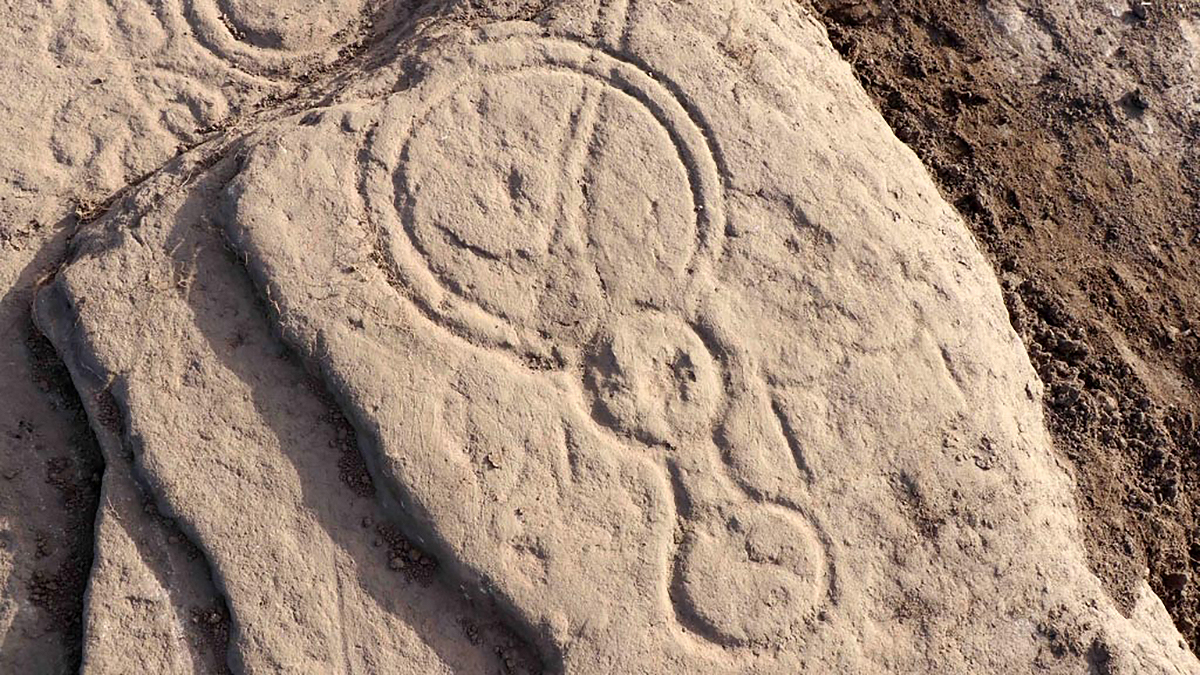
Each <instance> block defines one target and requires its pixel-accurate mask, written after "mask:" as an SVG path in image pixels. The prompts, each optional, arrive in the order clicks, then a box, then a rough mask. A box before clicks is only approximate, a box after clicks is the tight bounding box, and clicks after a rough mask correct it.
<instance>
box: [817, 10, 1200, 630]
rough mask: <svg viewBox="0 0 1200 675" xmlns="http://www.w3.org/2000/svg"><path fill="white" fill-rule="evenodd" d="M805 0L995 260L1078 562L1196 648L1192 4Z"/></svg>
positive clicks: (1199, 277) (1198, 368)
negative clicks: (1070, 493)
mask: <svg viewBox="0 0 1200 675" xmlns="http://www.w3.org/2000/svg"><path fill="white" fill-rule="evenodd" d="M1083 5H1084V6H1081V5H1080V3H1069V2H1060V1H1057V0H1048V1H1047V2H1038V3H1025V2H1023V0H987V1H981V0H895V1H894V2H887V3H884V2H879V1H877V0H816V9H817V10H818V12H819V13H820V14H821V15H822V16H823V17H824V20H825V22H826V26H827V28H828V30H829V34H830V38H831V39H832V41H833V44H834V46H835V47H836V48H837V49H838V51H839V52H841V54H842V55H843V56H844V57H845V58H846V59H847V60H848V61H849V62H850V63H851V64H852V65H853V66H854V69H855V72H856V74H857V76H858V78H859V80H860V81H861V83H862V84H863V86H864V88H866V90H867V91H868V92H869V93H870V94H871V95H872V96H873V97H874V99H875V100H876V102H877V104H878V105H879V108H880V109H881V111H882V112H883V114H884V116H885V118H887V120H888V122H889V123H890V124H891V126H892V128H893V129H894V130H895V132H896V135H897V136H899V137H900V138H901V139H902V140H904V141H905V142H906V143H908V144H909V145H910V146H911V147H912V148H913V149H914V150H915V151H916V152H917V154H918V155H920V157H921V158H922V159H923V160H924V162H925V163H926V165H927V166H929V168H930V169H931V171H932V172H933V174H934V176H935V178H936V179H937V181H938V184H939V186H940V187H941V189H942V191H943V193H944V194H945V196H946V197H947V199H948V201H950V202H951V203H953V204H955V205H956V207H957V208H958V210H959V211H960V212H961V213H962V215H963V216H964V218H965V219H966V220H967V222H968V224H969V225H970V226H971V228H972V230H973V232H974V234H975V236H976V238H977V240H978V241H979V243H980V245H981V247H982V248H983V249H984V251H985V252H986V253H987V254H988V255H989V256H990V258H991V259H992V261H993V262H994V264H995V265H996V268H997V270H998V272H999V273H1000V276H1001V281H1002V284H1003V287H1004V291H1005V298H1006V301H1007V304H1008V308H1009V312H1010V316H1011V319H1012V323H1013V326H1014V327H1015V328H1016V330H1017V331H1018V333H1020V335H1021V337H1022V338H1023V339H1024V341H1025V344H1026V346H1027V348H1028V350H1029V355H1030V358H1031V360H1032V361H1033V363H1034V365H1035V366H1036V368H1037V370H1038V373H1039V375H1040V376H1041V378H1042V380H1043V382H1045V384H1046V397H1045V405H1046V410H1047V418H1048V422H1049V425H1050V428H1051V430H1052V432H1053V433H1054V435H1055V438H1056V441H1057V445H1058V447H1059V449H1060V450H1061V452H1062V453H1063V454H1064V455H1065V456H1066V457H1068V458H1070V459H1071V460H1072V462H1073V464H1074V468H1075V475H1076V478H1077V481H1078V486H1079V490H1078V501H1079V504H1080V510H1081V513H1082V517H1083V524H1084V527H1085V529H1086V534H1087V535H1088V544H1089V553H1090V556H1091V562H1092V565H1093V567H1094V569H1095V571H1096V572H1097V574H1098V575H1099V576H1100V577H1101V578H1102V579H1103V580H1104V581H1105V582H1106V584H1107V586H1108V588H1109V589H1110V592H1111V593H1112V594H1113V596H1114V597H1115V598H1116V599H1117V600H1118V601H1119V602H1120V603H1121V604H1123V605H1124V606H1125V607H1126V608H1128V607H1129V604H1130V603H1131V602H1132V597H1133V595H1132V594H1133V589H1134V588H1135V585H1136V584H1137V583H1138V581H1139V579H1140V578H1141V577H1142V573H1143V570H1144V569H1145V568H1147V567H1148V568H1149V570H1150V578H1149V580H1150V584H1151V586H1152V587H1153V588H1154V590H1155V592H1156V593H1158V594H1159V596H1160V597H1161V598H1162V599H1163V601H1164V602H1165V604H1166V606H1167V608H1168V609H1169V610H1170V612H1171V614H1172V616H1173V617H1174V619H1175V623H1176V625H1177V626H1178V627H1179V629H1180V632H1181V633H1183V635H1184V636H1185V638H1186V639H1187V640H1188V641H1189V643H1190V644H1191V646H1192V648H1193V649H1200V629H1198V625H1200V584H1198V581H1200V421H1198V420H1197V417H1196V413H1195V412H1193V411H1195V410H1196V409H1197V404H1198V403H1200V390H1198V386H1200V335H1198V334H1197V333H1198V332H1200V325H1197V323H1196V321H1197V319H1196V318H1195V317H1197V316H1200V315H1198V314H1197V310H1200V264H1198V263H1200V248H1198V245H1200V143H1197V142H1196V139H1197V138H1200V106H1197V105H1196V104H1195V100H1196V98H1197V96H1196V94H1197V88H1198V85H1197V84H1196V82H1197V73H1198V72H1200V50H1198V48H1197V44H1198V40H1197V39H1196V35H1200V32H1197V29H1196V26H1198V25H1200V7H1197V6H1195V5H1191V6H1185V5H1184V4H1180V3H1157V2H1155V3H1146V2H1140V1H1138V0H1130V4H1129V7H1128V10H1124V9H1120V10H1119V11H1113V10H1111V9H1110V8H1109V7H1107V6H1101V5H1100V4H1099V3H1095V4H1093V3H1083Z"/></svg>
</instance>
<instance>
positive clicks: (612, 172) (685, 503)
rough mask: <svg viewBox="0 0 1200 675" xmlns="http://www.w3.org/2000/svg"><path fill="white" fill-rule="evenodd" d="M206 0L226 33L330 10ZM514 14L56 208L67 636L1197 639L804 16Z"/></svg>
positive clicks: (974, 267)
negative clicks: (99, 490) (1122, 531)
mask: <svg viewBox="0 0 1200 675" xmlns="http://www.w3.org/2000/svg"><path fill="white" fill-rule="evenodd" d="M230 4H231V6H235V7H237V8H243V5H245V6H246V7H245V8H244V9H245V13H244V14H242V13H240V11H241V9H239V14H238V16H239V19H238V21H237V22H235V23H231V27H230V28H229V30H230V33H229V35H230V36H234V37H236V38H237V40H236V41H235V42H228V43H227V44H225V47H224V51H223V52H221V53H222V54H223V58H225V59H227V60H228V61H230V62H235V63H236V62H237V60H238V59H239V58H241V57H239V50H240V49H242V46H241V45H244V44H245V42H244V41H243V40H245V39H249V40H250V41H251V42H252V43H253V42H254V41H255V40H258V41H268V40H273V41H275V42H274V43H273V44H277V45H279V46H283V47H287V48H294V46H295V45H298V44H303V43H304V42H305V41H306V40H311V39H313V37H314V36H330V35H336V34H337V33H336V31H333V30H332V29H330V28H329V26H328V25H327V23H326V22H327V21H328V20H329V19H330V17H329V16H326V15H325V14H323V13H322V12H321V11H317V10H314V11H312V12H311V20H312V23H311V25H307V24H303V23H296V22H294V21H292V22H288V21H285V20H284V17H276V16H273V15H272V14H271V12H255V11H253V9H254V8H253V7H251V6H250V4H251V3H230ZM453 16H457V17H460V18H461V17H463V16H464V15H463V14H462V13H458V14H454V15H453ZM539 21H540V24H532V23H524V22H501V23H492V24H488V25H484V22H461V21H443V20H439V19H436V18H431V19H429V20H428V21H426V22H423V23H422V24H420V26H419V27H418V28H417V30H416V32H417V36H416V37H414V38H413V39H412V41H407V40H406V41H404V42H397V41H396V40H397V39H396V38H395V36H391V37H388V38H386V39H385V40H384V41H383V42H381V43H380V45H377V46H376V47H378V49H375V50H372V51H371V53H369V54H368V56H369V58H365V59H363V60H362V61H361V62H359V63H362V64H368V63H369V64H371V66H370V67H369V68H367V67H363V68H362V70H361V72H354V71H347V72H344V73H342V75H341V76H340V77H341V78H342V79H340V80H339V82H338V85H337V86H338V88H339V90H338V91H336V92H334V93H333V94H332V95H331V96H329V97H327V98H324V99H322V100H323V103H322V104H321V105H318V104H317V103H316V102H308V103H306V101H308V100H310V99H305V98H304V97H303V96H299V97H297V99H296V100H295V101H294V102H293V103H292V104H291V105H292V108H291V109H293V110H296V111H297V112H296V114H294V115H292V116H290V117H287V118H284V119H281V120H278V121H264V122H262V123H258V124H256V125H252V124H250V123H247V124H246V127H247V128H249V127H251V126H258V127H259V128H258V129H257V130H254V131H251V132H250V133H249V135H247V136H245V137H241V138H239V137H238V136H237V134H236V133H233V132H231V133H229V134H228V135H227V136H223V137H220V138H217V139H215V140H214V141H212V142H210V143H209V144H206V145H205V146H202V147H200V148H197V149H196V150H194V151H192V152H188V153H185V154H184V155H183V156H182V157H180V158H179V159H178V160H176V161H174V162H172V163H170V164H168V165H167V166H166V167H165V168H164V169H163V170H162V171H160V172H159V173H157V174H156V175H154V176H152V177H150V179H149V180H147V181H146V182H145V183H144V184H143V185H141V186H140V187H138V188H137V189H135V190H134V191H132V192H131V194H130V195H129V196H128V197H127V198H125V199H123V200H121V202H120V203H119V204H118V205H117V206H116V207H115V208H114V210H113V211H112V212H111V213H110V214H109V215H108V216H106V217H105V218H103V219H102V220H100V221H99V222H97V223H95V224H93V225H89V226H86V227H85V228H83V229H81V230H80V232H79V234H78V235H77V236H76V239H75V241H74V246H73V250H72V254H71V257H70V261H69V263H68V264H67V265H66V266H65V267H63V268H62V269H61V270H60V271H59V273H58V274H57V275H56V276H55V278H54V279H53V280H52V281H51V282H50V283H48V284H47V285H46V286H45V287H43V288H42V290H41V291H40V292H39V293H38V297H37V300H36V306H35V309H36V318H37V321H38V325H39V326H40V327H41V329H42V330H43V331H44V332H45V334H46V336H47V337H48V338H49V339H50V340H51V341H52V342H53V343H54V344H55V346H56V347H57V348H58V350H59V353H60V355H61V356H62V358H63V359H64V361H65V362H66V363H67V364H68V366H69V367H70V369H71V373H72V377H73V379H74V381H75V385H76V387H77V388H78V389H79V391H80V393H81V396H82V398H83V400H84V403H85V406H86V407H87V410H88V413H89V416H90V418H91V421H92V426H93V428H95V429H96V431H97V436H98V438H99V440H100V442H101V444H102V446H103V448H104V452H105V456H106V461H107V463H108V466H107V470H106V473H105V477H104V487H103V490H104V493H105V494H108V495H111V496H114V497H116V500H115V501H113V502H111V503H109V502H105V503H104V505H103V507H102V509H101V511H100V514H99V518H98V527H97V529H98V536H97V541H96V547H97V552H96V557H97V564H96V567H95V568H94V570H93V577H92V584H91V587H90V594H89V597H88V604H87V611H86V614H85V641H84V647H85V654H84V670H85V671H87V672H97V673H98V672H114V670H120V669H121V668H124V667H125V664H136V666H131V667H136V668H138V669H149V670H154V671H158V672H210V670H209V669H210V668H215V666H214V661H213V660H212V659H211V657H210V653H211V640H212V639H213V636H214V631H211V630H210V631H208V632H207V633H206V632H205V630H204V629H203V627H200V626H198V625H197V622H196V621H195V620H194V617H186V616H184V614H186V613H187V612H186V609H187V608H188V607H189V606H191V605H195V604H196V603H198V602H201V599H202V598H203V597H204V596H205V594H206V593H212V592H216V593H219V594H220V596H221V597H223V598H224V600H225V605H226V606H227V608H228V612H229V617H228V620H229V625H228V633H229V642H228V650H229V652H228V655H227V662H228V665H229V666H230V667H231V668H232V669H233V670H234V671H236V672H255V673H257V672H414V673H416V672H421V673H425V672H464V673H467V672H470V673H474V672H491V671H495V670H498V669H499V670H501V671H503V672H522V671H524V672H534V671H537V670H540V669H543V668H544V669H545V670H547V671H549V672H555V671H560V670H565V671H566V672H571V673H610V672H630V673H634V672H644V673H672V672H678V673H691V672H728V673H770V672H897V673H901V672H1028V671H1031V670H1041V671H1044V672H1063V673H1076V672H1084V671H1087V670H1089V669H1090V670H1092V671H1093V672H1127V673H1145V672H1171V673H1179V672H1184V673H1190V672H1200V664H1197V663H1196V660H1195V658H1194V657H1193V656H1192V655H1191V654H1190V652H1188V651H1187V649H1186V647H1184V646H1183V645H1182V644H1181V640H1180V637H1179V635H1178V633H1177V632H1176V631H1175V629H1174V628H1173V626H1171V624H1170V620H1169V618H1168V617H1167V616H1166V613H1165V611H1164V610H1163V608H1162V605H1161V603H1160V602H1159V601H1158V599H1157V598H1156V597H1155V596H1154V595H1153V594H1152V593H1151V592H1150V591H1149V589H1148V587H1146V586H1145V584H1143V585H1142V588H1141V589H1140V595H1139V597H1138V599H1137V603H1136V605H1135V607H1134V611H1133V612H1132V613H1131V614H1130V615H1129V616H1127V617H1126V616H1122V615H1121V614H1120V612H1118V611H1117V609H1116V607H1115V605H1114V603H1113V601H1112V600H1111V599H1110V598H1109V597H1108V596H1107V595H1106V593H1105V591H1104V589H1103V588H1102V587H1101V585H1100V584H1099V582H1098V581H1097V580H1096V578H1095V577H1094V576H1093V575H1092V574H1091V573H1090V572H1089V571H1088V568H1087V564H1086V561H1085V557H1084V553H1083V547H1082V542H1081V541H1080V533H1079V527H1078V524H1077V521H1076V517H1075V514H1074V507H1073V504H1074V502H1073V499H1072V497H1071V494H1072V493H1071V484H1070V481H1069V478H1068V476H1067V475H1066V472H1065V471H1064V470H1063V469H1062V467H1061V466H1060V465H1059V464H1058V463H1057V461H1056V460H1055V459H1054V456H1053V453H1052V451H1051V448H1050V445H1049V442H1048V440H1047V438H1046V434H1045V431H1044V427H1043V420H1042V417H1041V411H1040V408H1039V404H1038V402H1039V400H1040V385H1039V383H1038V382H1037V379H1036V376H1035V375H1034V373H1033V371H1032V369H1031V367H1030V365H1029V363H1028V360H1027V358H1026V356H1025V354H1024V352H1023V351H1022V349H1021V345H1020V343H1019V342H1018V340H1017V338H1016V336H1015V334H1014V333H1013V332H1012V330H1011V328H1010V327H1009V324H1008V320H1007V317H1006V316H1005V313H1004V309H1003V305H1002V303H1001V300H1000V293H999V288H998V285H997V283H996V280H995V278H994V276H993V275H992V272H991V271H990V269H989V268H988V266H987V264H986V262H985V261H984V260H983V258H982V257H981V256H980V254H979V253H978V251H977V250H976V248H975V246H974V244H973V242H972V241H971V239H970V237H969V235H968V233H967V231H966V229H965V227H964V225H963V224H962V222H961V221H960V220H959V218H958V217H957V216H956V215H955V214H954V213H953V212H952V211H951V210H950V208H949V207H948V206H947V205H946V204H945V203H944V202H943V201H942V200H941V199H940V197H939V196H938V194H937V191H936V189H935V188H934V186H933V185H932V183H931V181H930V179H929V177H928V176H927V174H926V173H925V170H924V168H923V167H922V166H921V165H920V163H919V162H918V161H917V159H916V158H915V157H914V156H913V155H912V154H911V153H910V152H909V151H908V150H907V149H906V148H904V146H902V145H901V144H900V142H899V141H897V140H896V139H895V138H894V137H893V136H892V134H891V132H890V131H889V130H888V128H887V127H886V125H885V124H884V122H883V121H882V119H881V118H880V117H879V115H878V113H877V112H875V111H874V110H873V109H872V108H871V106H870V104H869V102H868V100H867V99H866V97H865V95H864V94H863V92H862V91H861V90H860V89H859V87H858V85H857V84H856V83H855V82H854V80H853V78H852V76H851V74H850V71H849V69H848V67H847V66H846V65H845V64H844V63H842V62H841V61H840V60H839V59H838V57H837V55H836V54H835V53H834V52H833V51H832V49H831V48H830V46H829V44H828V42H827V40H826V38H825V35H824V33H823V31H822V29H821V28H820V27H819V24H817V23H816V21H815V20H814V19H812V18H811V17H808V16H806V15H805V14H804V13H803V12H802V11H801V9H800V7H799V6H798V5H796V4H794V3H790V2H782V1H780V2H773V1H763V2H760V3H754V4H753V5H750V4H746V3H722V2H696V3H675V2H665V1H663V2H653V1H650V0H639V1H636V2H634V1H632V0H631V2H628V3H613V4H606V5H603V6H601V7H597V6H595V3H587V2H564V3H561V4H559V5H556V6H554V7H551V8H548V9H547V10H546V11H544V12H542V13H541V14H540V15H539ZM417 38H419V39H420V45H421V46H420V48H419V49H410V48H409V47H408V46H409V45H415V44H417V43H418V42H417ZM330 39H332V38H330ZM388 40H390V42H388ZM214 49H218V50H219V49H221V45H217V47H216V48H214ZM268 65H269V64H268ZM306 107H307V108H310V109H307V110H306V109H305V108H306ZM305 368H307V370H308V372H310V373H312V375H308V374H306V373H305ZM326 392H329V393H328V394H327V393H326ZM330 395H332V396H330ZM343 415H344V417H343ZM346 420H348V421H349V424H347V422H346ZM350 425H352V426H353V428H352V429H351V427H350ZM360 452H361V454H360ZM364 460H365V466H363V462H364ZM368 471H369V475H368V474H367V472H368ZM139 491H144V492H145V495H142V494H141V492H139ZM146 498H148V499H149V500H150V501H148V502H146V503H147V504H149V507H148V508H143V509H142V510H141V511H140V512H139V511H137V509H136V506H137V505H139V504H141V503H142V502H139V501H138V500H139V499H146ZM160 513H161V514H163V515H159V514H160ZM135 514H140V515H135ZM163 516H168V517H170V518H171V519H172V520H173V522H174V525H172V524H170V523H160V522H159V519H161V518H163ZM142 523H146V524H148V525H145V526H146V527H149V526H151V525H152V526H153V527H151V529H150V530H149V531H148V533H146V534H143V533H142V532H143V531H142V530H141V528H142V527H144V525H142ZM176 526H177V527H178V529H174V528H175V527H176ZM155 528H157V529H155ZM394 528H399V529H402V530H403V531H405V532H408V533H409V536H410V538H411V539H413V541H409V540H406V539H404V538H402V537H400V536H399V535H398V534H397V531H398V530H397V529H394ZM176 533H177V534H176ZM172 538H174V539H175V541H172ZM161 539H165V540H166V541H165V543H164V542H163V541H160V540H161ZM181 542H182V543H181ZM172 546H174V547H176V548H172ZM193 553H194V556H193V555H192V554H193ZM434 554H436V555H435V556H434ZM431 556H434V557H436V558H437V560H438V567H437V569H436V571H431V568H432V557H431ZM199 563H204V564H205V566H206V567H207V568H208V570H210V572H211V578H212V582H213V583H214V587H213V588H214V589H215V591H213V590H205V588H204V583H207V582H206V581H205V580H206V579H207V576H206V575H204V574H201V573H197V572H195V571H188V570H189V568H190V567H191V566H193V565H196V564H199ZM122 570H124V571H122ZM177 574H178V575H180V578H184V579H187V580H188V582H189V583H188V584H184V585H182V587H180V586H178V585H176V584H172V583H171V580H172V579H173V578H175V577H174V575H177ZM433 577H436V579H435V578H433ZM202 582H204V583H202ZM189 593H194V595H188V594H189ZM132 598H136V600H133V599H132ZM223 611H224V607H222V608H219V609H218V610H215V612H216V613H215V616H216V619H215V620H214V621H213V623H214V624H221V623H222V622H223V621H224V620H225V617H224V616H223V615H222V614H221V612H223ZM209 616H214V614H210V615H209ZM3 619H4V615H3V614H0V620H3ZM0 626H3V624H0ZM510 631H515V632H516V634H519V635H520V636H521V637H517V635H514V634H513V633H511V632H510ZM216 632H219V631H216Z"/></svg>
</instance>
